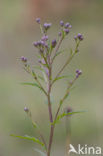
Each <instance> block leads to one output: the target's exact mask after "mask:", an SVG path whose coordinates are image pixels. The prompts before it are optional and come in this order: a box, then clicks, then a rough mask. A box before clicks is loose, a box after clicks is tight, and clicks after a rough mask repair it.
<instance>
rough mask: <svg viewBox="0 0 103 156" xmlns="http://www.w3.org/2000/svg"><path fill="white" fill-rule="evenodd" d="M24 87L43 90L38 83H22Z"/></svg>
mask: <svg viewBox="0 0 103 156" xmlns="http://www.w3.org/2000/svg"><path fill="white" fill-rule="evenodd" d="M21 84H22V85H28V86H35V87H38V88H39V89H41V87H40V86H39V85H38V84H37V83H32V82H23V83H21Z"/></svg>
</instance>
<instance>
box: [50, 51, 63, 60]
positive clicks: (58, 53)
mask: <svg viewBox="0 0 103 156" xmlns="http://www.w3.org/2000/svg"><path fill="white" fill-rule="evenodd" d="M65 51H66V49H64V50H61V51H59V52H57V53H56V55H55V56H54V58H53V60H54V59H55V58H56V57H57V56H58V55H60V54H61V53H63V52H65Z"/></svg>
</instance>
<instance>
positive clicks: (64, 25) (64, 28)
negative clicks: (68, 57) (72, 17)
mask: <svg viewBox="0 0 103 156" xmlns="http://www.w3.org/2000/svg"><path fill="white" fill-rule="evenodd" d="M60 26H61V27H62V32H65V34H66V35H67V34H68V33H69V32H70V28H72V26H71V24H70V23H68V22H67V23H64V22H63V21H60ZM60 35H61V32H59V36H60Z"/></svg>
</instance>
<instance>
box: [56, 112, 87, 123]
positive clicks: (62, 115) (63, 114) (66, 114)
mask: <svg viewBox="0 0 103 156" xmlns="http://www.w3.org/2000/svg"><path fill="white" fill-rule="evenodd" d="M84 112H86V111H76V112H69V113H65V112H63V113H62V114H61V115H58V117H57V119H56V120H55V121H54V122H53V125H55V124H56V123H58V122H59V121H60V120H61V119H62V118H63V117H65V116H69V115H73V114H79V113H84Z"/></svg>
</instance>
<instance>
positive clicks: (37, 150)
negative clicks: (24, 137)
mask: <svg viewBox="0 0 103 156" xmlns="http://www.w3.org/2000/svg"><path fill="white" fill-rule="evenodd" d="M34 150H35V151H36V152H38V153H39V154H40V155H41V156H46V154H45V153H44V152H42V151H41V150H39V149H37V148H34Z"/></svg>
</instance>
